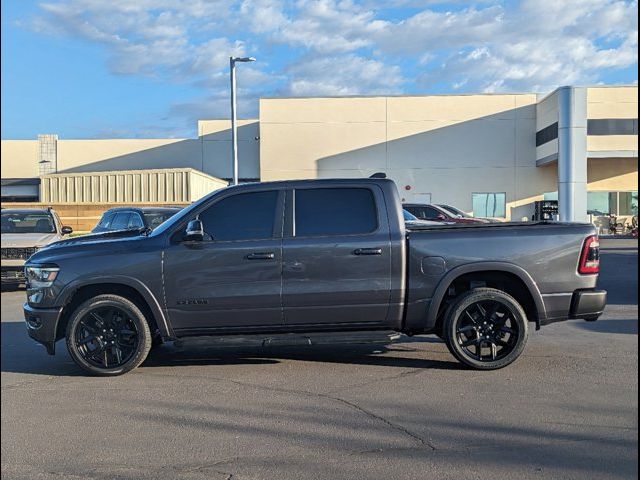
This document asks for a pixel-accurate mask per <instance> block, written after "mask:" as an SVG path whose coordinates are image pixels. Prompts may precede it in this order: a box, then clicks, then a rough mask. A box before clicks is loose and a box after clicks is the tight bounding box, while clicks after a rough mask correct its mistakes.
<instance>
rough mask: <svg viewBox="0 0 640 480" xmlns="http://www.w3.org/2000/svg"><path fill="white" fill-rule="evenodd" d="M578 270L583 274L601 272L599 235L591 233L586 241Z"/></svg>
mask: <svg viewBox="0 0 640 480" xmlns="http://www.w3.org/2000/svg"><path fill="white" fill-rule="evenodd" d="M578 272H579V273H581V274H583V275H589V274H594V273H598V272H600V241H599V240H598V236H597V235H591V236H590V237H587V238H586V240H585V241H584V245H583V246H582V252H581V253H580V265H578Z"/></svg>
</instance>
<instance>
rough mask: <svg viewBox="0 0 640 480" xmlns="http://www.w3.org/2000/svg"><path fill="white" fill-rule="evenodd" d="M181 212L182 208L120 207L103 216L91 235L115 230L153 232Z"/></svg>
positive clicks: (108, 211)
mask: <svg viewBox="0 0 640 480" xmlns="http://www.w3.org/2000/svg"><path fill="white" fill-rule="evenodd" d="M180 210H181V208H180V207H118V208H112V209H110V210H107V211H106V212H104V213H103V214H102V218H101V219H100V221H99V222H98V224H97V225H96V226H95V227H94V229H93V230H91V233H102V232H111V231H115V230H139V229H141V228H149V229H151V230H153V229H154V228H156V227H157V226H158V225H160V224H161V223H162V222H164V221H165V220H168V219H169V218H171V217H172V216H173V215H175V214H176V213H178V212H179V211H180Z"/></svg>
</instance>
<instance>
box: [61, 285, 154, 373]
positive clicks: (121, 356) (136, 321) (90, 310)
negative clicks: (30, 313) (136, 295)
mask: <svg viewBox="0 0 640 480" xmlns="http://www.w3.org/2000/svg"><path fill="white" fill-rule="evenodd" d="M111 312H115V313H111ZM103 316H104V317H105V318H103ZM98 319H101V321H102V326H100V320H98ZM114 329H115V333H114ZM66 335H67V338H66V342H67V349H68V350H69V354H70V355H71V358H72V359H73V361H74V362H75V363H76V364H78V366H79V367H80V368H82V369H83V370H85V371H86V372H88V373H90V374H92V375H98V376H103V377H113V376H117V375H122V374H123V373H127V372H129V371H131V370H133V369H134V368H136V367H138V366H139V365H140V364H141V363H142V362H144V360H145V359H146V358H147V355H148V354H149V350H150V349H151V342H152V338H151V332H150V330H149V324H148V322H147V319H146V318H145V316H144V314H143V313H142V311H141V310H140V308H139V307H138V306H137V305H136V304H135V303H133V302H132V301H131V300H128V299H127V298H124V297H121V296H118V295H112V294H105V295H98V296H96V297H94V298H90V299H88V300H86V301H85V302H83V303H82V304H80V306H78V308H76V309H75V310H74V311H73V313H72V314H71V316H70V318H69V322H68V323H67V331H66ZM91 337H93V338H91ZM114 360H115V361H114ZM110 361H111V363H110ZM112 365H113V366H112Z"/></svg>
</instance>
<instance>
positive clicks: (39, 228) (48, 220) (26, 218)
mask: <svg viewBox="0 0 640 480" xmlns="http://www.w3.org/2000/svg"><path fill="white" fill-rule="evenodd" d="M55 231H56V229H55V226H54V223H53V218H52V217H51V216H50V215H48V214H46V213H39V212H33V213H30V212H27V213H10V212H9V213H3V214H2V233H55Z"/></svg>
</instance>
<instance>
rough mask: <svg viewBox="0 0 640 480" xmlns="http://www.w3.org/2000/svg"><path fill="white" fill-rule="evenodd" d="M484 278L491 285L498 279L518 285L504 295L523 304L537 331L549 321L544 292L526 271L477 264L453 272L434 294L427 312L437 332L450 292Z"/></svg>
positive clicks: (506, 265) (504, 265)
mask: <svg viewBox="0 0 640 480" xmlns="http://www.w3.org/2000/svg"><path fill="white" fill-rule="evenodd" d="M483 275H484V276H485V277H486V278H487V279H488V280H489V281H495V280H496V279H497V278H502V279H505V280H506V279H512V280H513V281H514V282H515V283H513V284H512V286H511V288H510V289H504V291H506V292H507V293H510V294H512V296H514V297H515V298H516V299H517V300H519V301H521V303H523V305H522V306H523V308H524V309H525V312H526V313H527V317H528V319H529V321H534V322H535V323H536V328H539V326H540V320H541V319H544V318H545V317H546V310H545V306H544V302H543V300H542V295H541V294H540V290H539V289H538V286H537V285H536V282H535V281H534V280H533V278H531V275H529V273H527V271H526V270H524V269H523V268H522V267H520V266H518V265H514V264H512V263H506V262H477V263H471V264H466V265H461V266H459V267H456V268H454V269H452V270H450V271H449V272H448V273H447V274H446V275H445V276H444V277H443V278H442V280H440V282H439V283H438V286H437V287H436V290H435V292H434V294H433V297H432V299H431V302H430V304H429V309H428V312H427V326H428V327H429V328H435V327H436V325H437V324H438V322H439V321H440V319H441V317H442V314H443V312H444V310H446V307H447V301H446V300H447V292H449V289H450V288H451V287H452V286H454V285H455V284H456V283H460V282H461V281H465V280H467V279H474V278H482V277H483ZM509 290H511V291H509ZM513 293H516V295H513ZM523 295H524V297H523Z"/></svg>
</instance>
